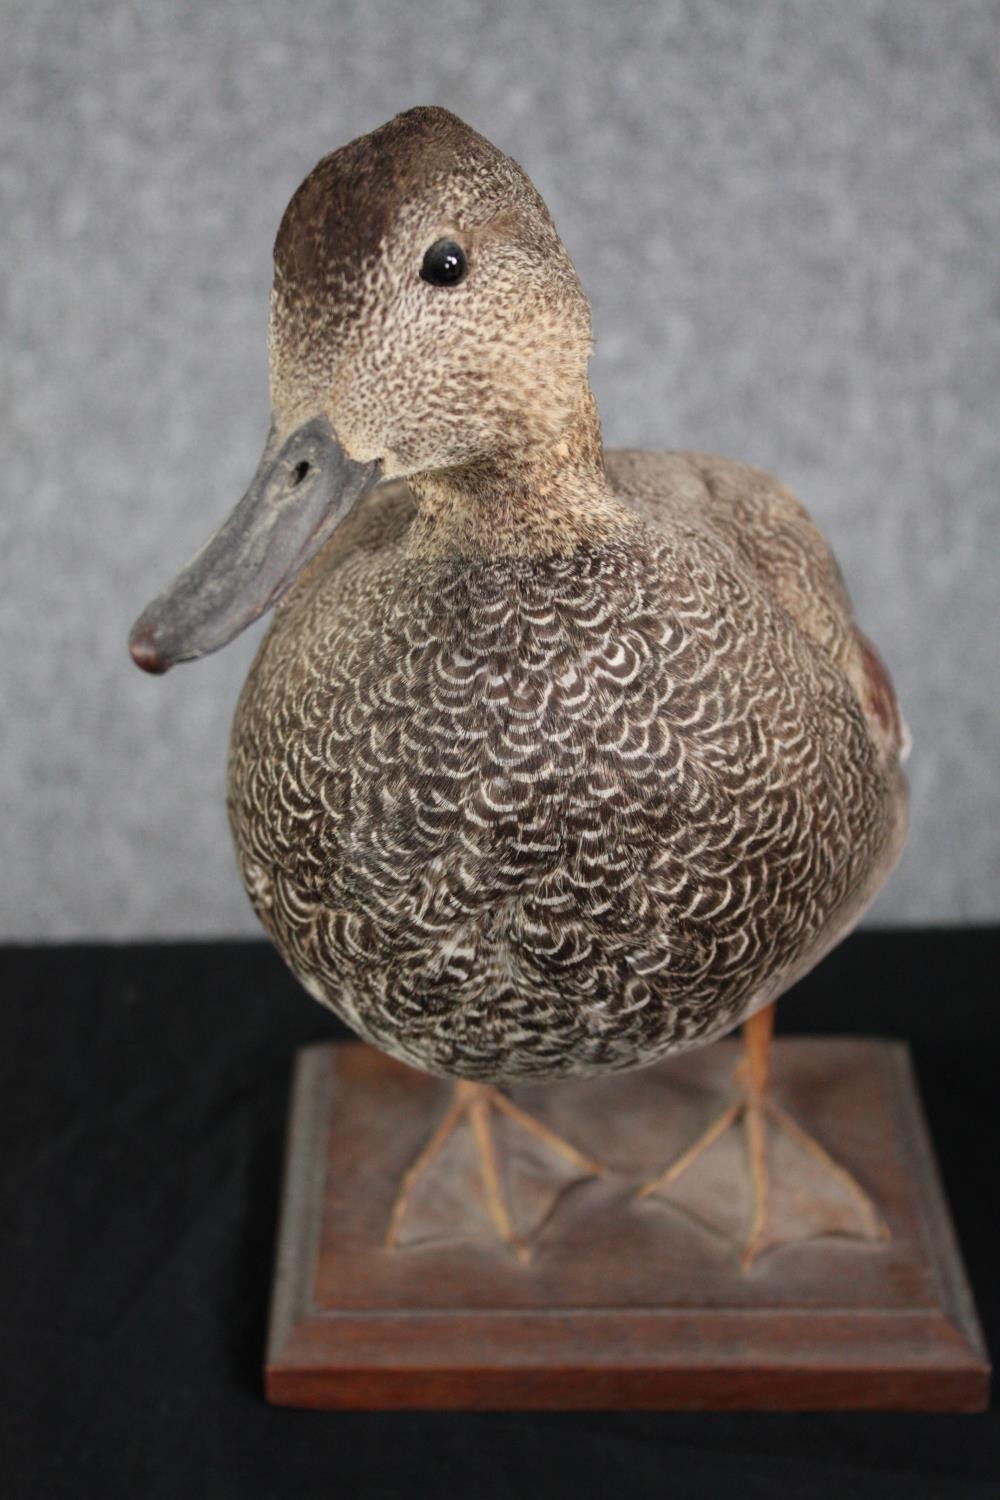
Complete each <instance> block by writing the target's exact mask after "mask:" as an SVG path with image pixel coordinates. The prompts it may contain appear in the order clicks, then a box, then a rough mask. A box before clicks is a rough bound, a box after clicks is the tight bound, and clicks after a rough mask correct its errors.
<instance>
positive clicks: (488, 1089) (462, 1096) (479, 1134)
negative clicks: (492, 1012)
mask: <svg viewBox="0 0 1000 1500" xmlns="http://www.w3.org/2000/svg"><path fill="white" fill-rule="evenodd" d="M494 1111H498V1112H499V1113H501V1114H504V1115H506V1116H507V1118H508V1119H510V1120H513V1122H514V1123H515V1124H516V1125H517V1126H519V1127H520V1128H521V1129H522V1130H525V1131H527V1132H528V1134H529V1135H533V1136H534V1137H535V1138H536V1139H537V1140H540V1141H542V1142H543V1144H544V1145H546V1146H547V1147H548V1148H549V1149H550V1150H552V1151H554V1152H555V1153H556V1154H557V1155H559V1156H562V1157H563V1158H564V1159H565V1160H566V1161H568V1162H570V1163H572V1165H573V1166H575V1167H579V1169H580V1170H581V1171H582V1172H586V1173H588V1174H589V1175H592V1176H596V1177H603V1176H604V1172H605V1169H604V1167H602V1166H601V1165H600V1163H599V1162H596V1161H592V1160H591V1159H590V1157H589V1156H584V1155H583V1153H582V1152H580V1151H577V1149H576V1147H575V1146H571V1145H570V1144H569V1142H568V1141H565V1140H563V1138H562V1136H560V1135H557V1134H556V1133H555V1131H554V1130H550V1129H549V1128H548V1126H547V1125H543V1124H542V1122H541V1121H540V1120H536V1119H535V1117H534V1116H533V1115H529V1114H528V1113H526V1111H525V1110H523V1109H519V1108H518V1107H517V1105H516V1104H513V1103H511V1101H510V1100H509V1099H508V1098H507V1096H506V1094H503V1093H501V1092H500V1090H499V1089H498V1088H494V1087H493V1086H492V1085H491V1084H486V1083H469V1082H466V1081H465V1080H460V1081H459V1082H458V1083H456V1084H455V1088H454V1092H453V1093H452V1096H451V1103H450V1105H449V1106H448V1109H447V1111H446V1112H445V1114H444V1117H443V1118H442V1120H441V1122H440V1124H439V1125H438V1127H437V1129H436V1130H435V1131H434V1134H433V1135H432V1136H431V1138H430V1140H429V1141H428V1142H427V1144H426V1145H425V1146H424V1148H423V1150H422V1151H421V1152H420V1154H419V1155H418V1156H417V1158H416V1160H415V1161H414V1162H413V1164H412V1166H410V1167H409V1168H408V1169H407V1171H406V1172H405V1173H404V1174H403V1179H402V1182H401V1183H400V1185H399V1191H398V1192H397V1194H396V1200H395V1202H394V1203H393V1206H392V1213H391V1214H390V1216H389V1227H388V1229H387V1230H386V1236H385V1244H386V1248H387V1249H390V1250H391V1249H393V1248H394V1247H395V1246H396V1245H397V1243H398V1240H399V1231H400V1227H401V1225H402V1222H403V1218H404V1216H405V1214H406V1207H407V1202H408V1200H409V1197H410V1194H411V1192H412V1190H413V1187H414V1185H415V1184H416V1182H417V1179H418V1178H419V1177H420V1176H421V1175H422V1173H423V1172H424V1171H425V1169H426V1168H427V1167H428V1166H429V1165H430V1163H431V1162H432V1161H433V1160H434V1158H435V1157H436V1156H437V1155H438V1153H439V1152H440V1151H441V1149H442V1147H443V1146H444V1145H445V1142H446V1141H447V1140H448V1139H449V1137H450V1136H451V1135H452V1134H453V1132H454V1131H455V1130H456V1129H457V1128H458V1126H459V1125H461V1124H463V1123H467V1124H468V1125H469V1126H470V1128H471V1130H472V1134H473V1138H474V1140H475V1143H476V1152H477V1155H478V1158H479V1175H480V1182H481V1185H482V1192H483V1198H484V1200H485V1203H486V1208H487V1211H488V1213H489V1216H490V1218H491V1219H492V1221H493V1226H494V1228H495V1229H496V1232H497V1234H498V1236H499V1238H500V1239H501V1240H502V1241H503V1242H504V1244H505V1245H506V1246H507V1247H508V1248H509V1249H510V1250H512V1251H513V1253H514V1254H515V1255H516V1256H517V1258H518V1260H521V1261H526V1260H528V1259H529V1257H530V1254H531V1252H530V1249H529V1246H528V1244H527V1242H526V1241H525V1240H524V1239H523V1238H522V1237H521V1236H520V1235H519V1234H518V1233H517V1232H516V1230H515V1228H514V1225H513V1223H512V1221H511V1216H510V1209H509V1207H508V1203H507V1195H506V1193H505V1191H504V1187H503V1182H502V1176H501V1171H500V1163H499V1158H498V1155H497V1148H496V1141H495V1139H494V1134H493V1125H492V1119H491V1116H492V1114H493V1112H494Z"/></svg>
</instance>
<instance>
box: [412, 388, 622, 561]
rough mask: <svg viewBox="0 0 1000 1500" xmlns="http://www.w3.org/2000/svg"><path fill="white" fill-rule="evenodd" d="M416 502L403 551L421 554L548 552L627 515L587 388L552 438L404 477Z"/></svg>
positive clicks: (590, 537) (587, 540)
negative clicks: (614, 489)
mask: <svg viewBox="0 0 1000 1500" xmlns="http://www.w3.org/2000/svg"><path fill="white" fill-rule="evenodd" d="M408 483H409V486H410V489H411V490H412V491H413V494H414V496H415V498H416V502H417V516H416V519H415V520H414V523H413V525H412V527H411V528H410V533H409V538H408V544H407V547H408V551H409V552H410V553H411V554H412V555H414V556H420V557H441V556H453V557H468V558H474V557H480V558H488V557H510V556H518V557H551V556H554V555H560V554H565V553H566V552H571V551H574V550H575V549H576V548H577V547H580V546H582V545H586V544H591V545H594V544H597V543H599V542H601V541H603V540H605V539H606V538H608V537H609V536H611V535H613V534H614V533H616V532H620V531H622V530H623V529H624V528H625V527H626V526H627V525H628V524H629V522H630V520H631V513H630V512H629V511H628V510H627V509H626V508H625V506H623V505H622V504H621V502H620V501H619V500H617V499H616V498H615V496H614V494H613V493H612V491H611V488H610V486H609V484H608V478H607V474H606V473H605V470H604V450H603V447H602V444H601V423H600V417H599V415H598V411H597V403H596V402H595V400H594V397H593V394H592V392H591V391H590V388H589V387H585V389H584V392H583V394H582V397H581V400H580V402H579V404H578V406H577V408H576V411H575V412H574V414H573V417H572V419H571V420H570V422H569V424H568V426H567V427H566V428H564V430H563V431H562V433H561V434H560V435H559V437H558V438H555V439H554V440H553V441H552V442H550V443H546V444H538V445H536V446H533V447H531V448H526V449H522V450H519V451H517V452H507V453H502V454H497V455H494V456H491V457H489V458H482V459H477V460H475V461H474V462H473V463H469V464H463V465H461V466H459V467H456V468H450V469H432V470H426V471H425V472H423V473H422V474H414V475H411V476H410V478H409V480H408Z"/></svg>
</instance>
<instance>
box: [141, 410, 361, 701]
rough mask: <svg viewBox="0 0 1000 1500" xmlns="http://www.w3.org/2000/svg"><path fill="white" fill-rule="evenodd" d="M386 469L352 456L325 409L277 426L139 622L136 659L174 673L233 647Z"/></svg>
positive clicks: (152, 669)
mask: <svg viewBox="0 0 1000 1500" xmlns="http://www.w3.org/2000/svg"><path fill="white" fill-rule="evenodd" d="M380 477H381V464H380V463H379V462H378V461H376V462H373V463H358V462H357V460H355V459H353V458H349V457H348V456H347V454H346V453H345V452H344V450H343V448H342V447H341V446H340V444H339V442H338V441H337V438H336V435H335V434H334V431H333V428H332V427H331V426H330V424H329V422H328V421H327V420H326V418H325V417H314V418H313V419H312V420H311V421H309V422H306V423H304V425H303V426H301V427H298V428H296V430H295V431H294V432H293V433H292V434H291V436H290V437H285V438H282V437H280V436H279V435H278V433H277V432H276V431H275V428H274V426H273V424H272V427H271V431H270V434H269V436H268V440H267V446H266V447H265V449H264V456H263V458H262V459H261V461H260V466H259V468H258V469H257V473H256V474H255V475H254V478H253V483H252V484H251V485H250V488H249V489H248V490H247V492H246V494H245V495H244V496H243V499H242V500H241V501H240V502H239V504H238V505H237V506H236V508H235V510H234V511H233V512H232V513H231V515H230V516H229V517H228V518H227V519H226V520H225V521H224V522H223V523H222V525H221V526H220V527H219V529H218V531H217V532H216V533H215V535H214V536H212V537H210V538H209V540H208V541H207V542H206V543H205V545H204V547H202V549H201V551H200V552H199V553H198V554H197V555H196V556H195V557H193V558H192V559H191V561H190V562H189V563H188V565H187V567H186V568H184V569H183V571H182V572H180V573H178V575H177V577H176V578H175V579H174V580H173V582H172V583H169V584H168V585H167V587H166V588H165V589H164V590H163V592H162V593H160V594H157V596H156V598H155V599H154V600H153V602H152V604H150V605H148V606H147V608H146V609H144V610H143V612H142V614H141V615H140V616H139V618H138V620H137V621H136V622H135V625H134V626H133V627H132V632H131V634H130V636H129V650H130V651H131V653H132V657H133V659H134V661H135V662H136V664H137V665H138V666H140V667H142V669H143V671H145V672H166V671H168V670H169V669H170V668H171V667H172V666H174V665H175V664H176V663H177V662H179V661H193V660H194V659H195V658H196V657H199V656H205V655H207V654H208V652H210V651H217V650H218V649H219V647H220V646H225V645H226V644H227V643H228V642H229V641H231V640H232V639H233V637H234V636H237V635H239V633H240V631H241V630H244V629H245V628H246V626H247V625H250V624H251V623H252V622H253V621H254V620H256V619H258V618H259V617H260V616H261V615H262V614H263V613H264V611H265V610H268V609H270V608H271V607H272V605H274V604H276V603H277V602H278V600H279V599H280V598H281V596H282V594H284V593H285V591H286V589H288V588H290V587H291V585H292V583H293V582H294V581H295V579H296V577H297V576H298V574H299V573H300V572H301V570H302V569H303V568H304V567H305V565H306V563H307V562H308V561H309V559H310V558H311V557H312V556H313V555H314V554H315V553H316V552H317V551H318V549H319V548H320V547H321V546H322V545H323V543H324V542H325V541H327V539H328V538H329V537H330V536H331V535H332V533H333V532H334V531H335V530H336V528H337V527H338V526H339V525H340V522H341V521H342V520H343V519H344V517H345V516H346V515H347V514H348V512H349V511H350V510H351V509H352V508H353V506H355V505H356V504H357V502H358V501H359V500H360V499H361V497H362V495H364V494H365V493H366V492H367V491H368V490H370V489H371V487H372V485H374V484H375V483H376V482H377V481H378V479H379V478H380Z"/></svg>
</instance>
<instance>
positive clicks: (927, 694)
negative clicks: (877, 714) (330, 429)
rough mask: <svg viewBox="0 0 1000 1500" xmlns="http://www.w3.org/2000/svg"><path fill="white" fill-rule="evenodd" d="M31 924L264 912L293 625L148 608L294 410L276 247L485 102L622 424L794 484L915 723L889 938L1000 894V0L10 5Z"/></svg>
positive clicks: (21, 904) (155, 925)
mask: <svg viewBox="0 0 1000 1500" xmlns="http://www.w3.org/2000/svg"><path fill="white" fill-rule="evenodd" d="M0 23H2V34H0V141H2V156H0V203H2V216H0V233H2V243H3V251H2V267H0V275H2V300H0V320H2V321H0V337H2V365H0V380H2V392H0V448H2V476H3V477H2V484H3V502H2V506H3V508H2V525H3V537H2V548H0V557H2V568H3V584H2V589H0V641H2V650H0V673H2V679H0V692H2V718H0V734H2V743H3V757H2V766H0V797H2V799H3V816H2V822H0V826H2V829H3V861H2V865H0V870H2V874H0V908H2V914H0V935H3V936H8V937H10V936H16V937H35V936H46V937H52V938H59V937H67V936H71V935H93V936H101V935H114V936H122V937H132V936H134V937H139V936H141V935H144V934H154V933H159V934H221V933H233V932H238V931H252V930H254V924H253V919H252V917H251V914H250V911H249V908H248V906H247V905H246V903H245V900H244V897H243V894H242V890H241V888H240V886H239V884H238V882H237V878H236V875H235V870H234V866H233V862H232V858H231V854H230V847H229V840H228V831H227V828H226V824H225V819H224V812H223V802H222V783H223V766H224V757H225V743H226V733H227V727H228V722H229V717H230V714H231V711H232V707H233V703H234V700H235V697H236V693H237V691H238V687H239V684H240V682H241V680H242V676H243V673H244V672H245V670H246V666H247V663H248V661H249V658H250V654H251V652H252V650H253V646H254V641H253V640H251V639H245V640H241V641H240V642H238V643H237V644H236V645H235V646H233V647H231V648H230V649H229V650H227V651H226V652H224V653H222V654H221V655H220V656H218V657H215V658H213V659H210V660H207V661H205V662H202V663H200V664H198V665H196V666H193V667H188V668H182V669H180V670H178V671H176V672H175V673H172V674H171V675H170V676H169V677H168V678H166V679H164V680H151V679H148V678H144V677H142V676H140V674H139V673H138V672H137V671H136V670H135V669H134V668H133V667H132V666H131V664H130V662H129V661H128V659H127V657H126V654H125V634H126V630H127V627H128V625H129V623H130V620H131V618H132V616H133V615H134V613H135V612H136V611H137V609H138V608H139V606H140V605H142V604H143V603H144V602H145V600H146V598H147V596H148V595H149V594H150V593H151V592H153V591H154V590H155V589H157V588H158V587H159V586H160V585H161V583H163V582H164V581H165V579H166V577H167V576H168V575H169V574H171V573H173V571H174V570H175V569H176V568H177V566H178V565H179V564H181V563H182V562H184V561H186V559H187V557H188V555H189V554H190V553H191V552H192V551H193V550H194V548H195V546H196V545H197V544H198V543H199V542H200V541H201V539H202V537H203V535H204V534H205V533H206V531H207V530H208V529H209V528H210V527H211V526H213V525H214V524H215V522H216V520H217V519H218V518H220V517H221V515H222V513H223V512H224V511H225V510H226V509H227V507H228V506H229V504H230V503H231V502H232V501H233V500H234V499H235V497H236V496H237V495H238V494H239V493H240V491H241V488H242V486H243V485H244V483H245V482H246V480H247V479H248V477H249V475H250V473H251V472H252V469H253V467H254V465H255V462H256V459H257V456H258V451H259V449H260V446H261V444H262V441H263V436H264V432H265V428H266V424H267V413H268V407H267V390H266V369H265V322H266V312H267V294H268V287H269V281H270V247H271V242H272V239H273V235H274V231H275V228H276V225H277V222H278V219H279V216H280V214H281V211H282V208H283V207H284V204H285V202H286V200H287V198H288V197H289V195H290V193H291V192H292V190H293V189H294V188H295V186H296V185H297V184H298V182H299V180H300V179H301V177H302V176H303V175H304V174H305V173H306V172H307V171H308V169H309V168H310V167H311V166H312V165H313V163H314V162H315V161H316V159H317V158H318V157H319V156H321V155H323V154H324V153H325V152H327V151H328V150H330V149H332V148H333V147H334V146H337V145H339V144H341V143H342V142H344V141H346V140H348V139H350V138H351V137H353V136H355V135H358V134H359V133H361V132H362V131H365V130H368V129H371V128H372V127H374V126H376V125H378V124H380V123H381V122H382V121H383V120H384V119H386V118H388V117H389V116H390V115H392V114H394V113H395V112H397V111H398V110H400V109H404V108H407V107H409V106H410V105H412V104H417V103H440V104H444V105H447V106H449V107H450V108H452V109H453V110H455V111H456V112H457V113H458V114H460V115H461V116H463V118H465V119H466V120H468V122H469V123H470V124H472V125H474V126H476V127H477V128H478V129H479V130H481V131H482V132H484V133H485V134H486V135H488V136H490V137H491V138H492V139H493V140H495V141H496V142H497V143H498V144H499V145H501V146H503V147H504V148H505V149H506V150H508V151H509V152H510V153H511V154H512V155H513V156H515V157H516V158H517V159H518V160H519V161H520V162H521V163H522V164H523V165H524V166H525V167H526V168H527V170H528V171H529V173H530V174H531V175H532V177H533V178H534V180H535V181H536V183H537V184H538V186H539V188H540V189H541V191H542V193H543V194H544V196H545V197H546V199H547V200H548V202H549V204H550V207H551V208H552V210H553V212H554V214H555V217H556V220H557V222H558V224H559V225H560V227H561V229H562V231H563V235H564V238H565V240H566V242H567V244H568V246H569V248H570V251H571V253H572V254H573V256H574V258H575V260H576V263H577V265H578V267H579V270H580V272H581V275H582V277H583V280H584V284H585V285H586V287H587V289H588V290H589V292H590V295H591V298H592V300H593V304H594V314H595V323H596V329H597V354H596V358H595V361H594V365H593V376H594V383H595V386H596V389H597V393H598V396H599V399H600V402H601V407H602V411H603V416H604V424H605V436H606V439H607V441H608V442H609V443H615V444H638V445H644V446H650V447H676V446H682V447H695V448H701V449H708V450H713V451H716V452H720V453H724V454H728V455H730V456H734V457H740V458H747V459H751V460H753V461H755V462H756V463H759V464H763V465H765V466H766V467H768V468H770V469H772V470H774V471H776V472H777V473H779V474H780V475H781V476H782V477H783V478H784V479H785V480H786V481H787V482H789V483H790V484H791V485H792V486H793V487H794V488H795V489H796V490H797V491H798V493H799V494H800V495H801V496H802V498H803V499H804V500H805V501H806V503H807V504H808V505H809V507H810V508H811V509H812V511H813V513H814V514H815V516H816V517H817V518H818V520H819V521H820V523H821V524H822V525H823V526H824V527H825V529H826V530H827V532H828V534H829V535H830V537H831V538H832V540H833V542H834V545H835V547H836V549H837V551H838V553H839V554H840V557H841V561H842V563H843V565H844V569H845V572H846V573H847V576H848V579H849V582H850V584H851V587H852V589H853V592H854V595H855V599H856V602H857V605H858V608H859V612H860V615H861V618H862V620H863V621H864V623H865V624H866V626H867V627H868V629H869V631H870V633H871V634H872V635H873V636H874V637H875V638H876V640H877V641H878V643H879V645H880V646H881V648H882V650H883V652H884V654H885V656H886V657H887V659H888V661H889V663H890V665H891V667H892V669H893V671H894V673H895V675H896V678H897V683H898V686H899V689H900V693H901V697H902V699H903V703H904V707H905V711H906V714H907V717H908V718H909V720H910V723H911V726H912V729H913V736H914V740H915V749H914V753H913V756H912V759H911V763H910V764H911V770H912V782H913V789H914V802H915V809H914V823H915V827H914V833H913V839H912V844H911V847H910V851H909V853H908V855H907V857H906V859H905V863H904V865H903V866H902V868H901V869H900V871H899V872H898V873H897V875H896V877H895V879H894V880H893V882H892V883H891V885H890V887H889V889H888V890H887V892H886V893H885V895H884V896H883V897H882V899H881V901H880V902H879V904H878V906H877V907H876V909H875V912H874V914H873V916H874V920H875V921H881V922H889V921H896V920H901V921H906V922H930V921H934V922H950V921H959V920H968V919H978V918H987V917H992V916H995V915H996V914H997V907H998V837H1000V836H998V829H997V824H996V819H995V817H994V812H993V804H994V782H995V772H996V748H995V747H996V745H997V742H998V736H997V715H998V700H1000V694H998V691H997V689H998V677H997V651H998V647H997V609H996V606H997V564H998V554H1000V549H998V524H997V518H998V504H997V481H998V448H1000V431H998V427H1000V424H998V412H997V392H998V370H1000V337H998V330H1000V314H998V270H1000V130H998V93H997V88H998V85H997V78H998V74H997V60H998V55H1000V9H998V6H997V5H996V4H994V3H987V0H949V3H947V4H944V3H941V0H896V3H888V0H838V3H836V4H830V3H828V0H815V3H799V4H795V3H788V4H783V3H779V0H764V3H761V4H753V5H751V4H743V3H737V0H730V3H724V0H704V3H699V0H689V3H686V4H684V3H663V0H657V3H631V4H630V3H625V0H619V3H617V4H614V5H609V4H606V3H604V0H587V3H578V4H575V5H569V4H556V3H550V0H516V3H513V4H503V3H501V0H493V3H486V0H443V3H428V4H411V3H407V0H351V3H346V0H302V3H297V0H264V3H256V4H244V3H242V0H213V3H210V4H206V3H203V0H178V3H171V0H142V3H141V4H138V3H135V4H126V3H122V0H74V3H73V4H68V3H66V0H32V3H31V4H30V5H29V4H21V3H15V0H3V3H0Z"/></svg>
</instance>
